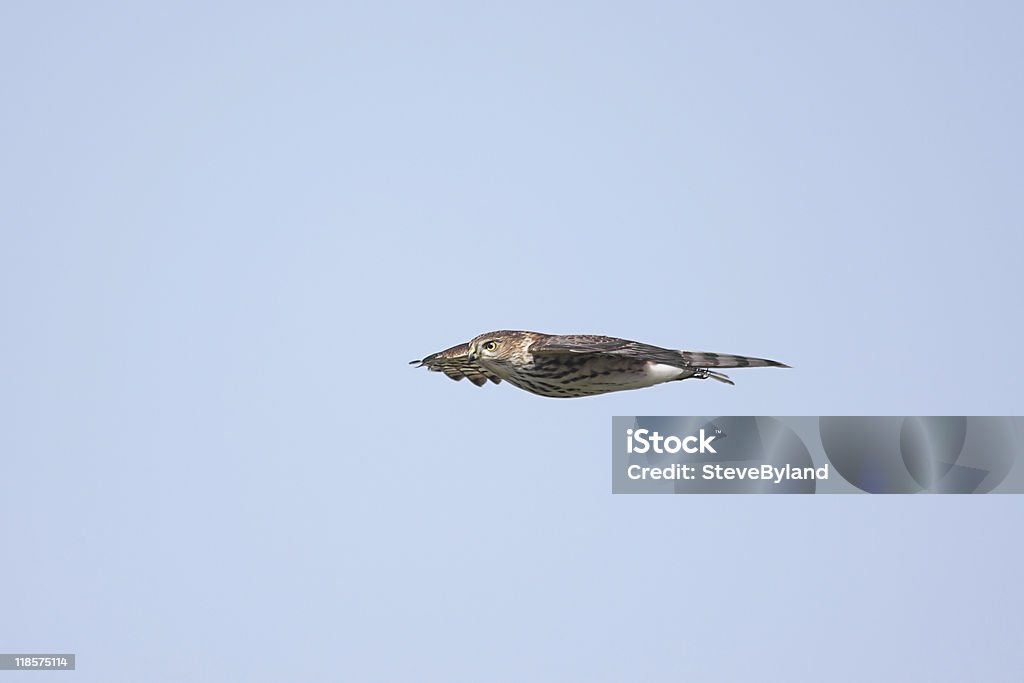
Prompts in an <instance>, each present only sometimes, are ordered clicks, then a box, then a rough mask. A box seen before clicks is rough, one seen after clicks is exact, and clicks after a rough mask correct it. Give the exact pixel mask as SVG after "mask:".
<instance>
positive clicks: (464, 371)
mask: <svg viewBox="0 0 1024 683" xmlns="http://www.w3.org/2000/svg"><path fill="white" fill-rule="evenodd" d="M409 365H415V366H416V367H418V368H421V367H424V366H426V367H427V369H429V370H433V371H434V372H443V373H444V374H446V375H448V376H449V377H451V378H452V379H453V380H455V381H456V382H457V381H459V380H460V379H462V378H463V377H465V378H466V379H468V380H469V381H470V382H472V383H473V384H475V385H477V386H478V387H482V386H483V385H485V384H487V380H491V381H492V382H494V383H495V384H497V383H498V382H500V381H501V378H500V377H498V376H497V375H495V374H494V373H493V372H491V371H489V370H487V369H486V368H484V367H483V366H482V365H480V364H479V363H474V362H473V361H471V360H469V344H459V345H458V346H453V347H451V348H450V349H445V350H444V351H438V352H437V353H433V354H431V355H429V356H427V357H426V358H424V359H423V360H414V361H409Z"/></svg>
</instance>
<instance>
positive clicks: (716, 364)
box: [679, 351, 789, 384]
mask: <svg viewBox="0 0 1024 683" xmlns="http://www.w3.org/2000/svg"><path fill="white" fill-rule="evenodd" d="M679 355H681V356H682V357H683V359H684V360H685V361H686V363H687V364H688V365H690V366H692V367H693V368H695V369H697V372H696V373H695V374H694V377H698V378H701V379H715V380H718V381H719V382H725V383H726V384H736V383H735V382H733V381H732V380H731V379H729V375H726V374H725V373H722V372H714V371H713V370H710V369H709V368H788V367H789V366H788V365H786V364H785V363H780V362H779V361H777V360H768V359H767V358H753V357H751V356H734V355H732V354H729V353H708V352H705V351H680V352H679Z"/></svg>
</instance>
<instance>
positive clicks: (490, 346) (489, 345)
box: [484, 341, 498, 351]
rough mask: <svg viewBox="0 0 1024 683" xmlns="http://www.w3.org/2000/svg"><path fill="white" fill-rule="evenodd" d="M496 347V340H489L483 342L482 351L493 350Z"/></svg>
mask: <svg viewBox="0 0 1024 683" xmlns="http://www.w3.org/2000/svg"><path fill="white" fill-rule="evenodd" d="M496 348H498V342H496V341H489V342H487V343H486V344H484V351H493V350H494V349H496Z"/></svg>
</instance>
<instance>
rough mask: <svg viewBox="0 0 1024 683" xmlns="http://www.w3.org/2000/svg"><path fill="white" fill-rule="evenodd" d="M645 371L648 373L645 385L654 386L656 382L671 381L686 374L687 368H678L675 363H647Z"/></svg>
mask: <svg viewBox="0 0 1024 683" xmlns="http://www.w3.org/2000/svg"><path fill="white" fill-rule="evenodd" d="M644 372H645V374H646V375H647V383H646V384H645V385H644V386H652V385H654V384H661V383H662V382H671V381H672V380H674V379H677V378H679V377H681V376H682V375H684V374H686V370H682V369H680V368H677V367H675V366H674V365H665V364H663V363H647V365H646V366H645V368H644Z"/></svg>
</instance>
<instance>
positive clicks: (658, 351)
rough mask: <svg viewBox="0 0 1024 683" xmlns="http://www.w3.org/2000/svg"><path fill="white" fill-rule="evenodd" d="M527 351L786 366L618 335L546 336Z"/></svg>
mask: <svg viewBox="0 0 1024 683" xmlns="http://www.w3.org/2000/svg"><path fill="white" fill-rule="evenodd" d="M530 353H532V354H533V355H535V356H536V355H556V354H566V353H572V354H576V353H586V354H596V355H610V356H616V357H619V358H635V359H638V360H644V361H651V362H653V363H665V364H666V365H673V366H675V367H678V368H748V367H780V368H788V367H789V366H788V365H786V364H784V363H780V362H778V361H774V360H768V359H766V358H752V357H750V356H735V355H732V354H728V353H707V352H705V351H677V350H675V349H663V348H661V347H660V346H654V345H652V344H643V343H641V342H635V341H630V340H628V339H619V338H618V337H601V336H597V335H590V334H569V335H554V336H550V337H545V338H543V339H539V340H537V341H536V342H534V343H533V344H532V345H531V346H530Z"/></svg>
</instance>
